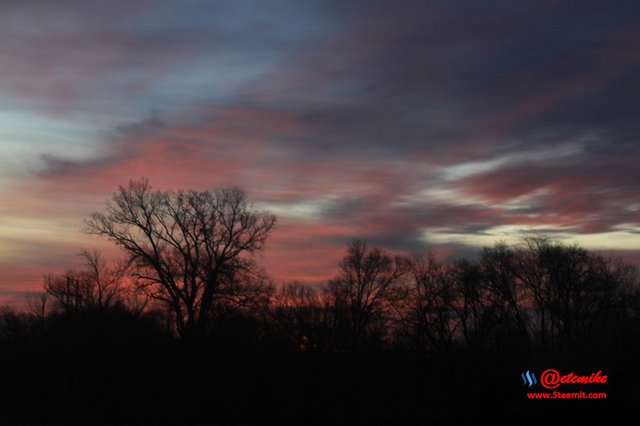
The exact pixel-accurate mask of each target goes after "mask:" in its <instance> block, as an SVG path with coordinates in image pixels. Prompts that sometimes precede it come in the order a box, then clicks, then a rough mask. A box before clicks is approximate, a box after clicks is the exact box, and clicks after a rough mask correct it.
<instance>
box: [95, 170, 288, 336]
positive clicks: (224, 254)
mask: <svg viewBox="0 0 640 426" xmlns="http://www.w3.org/2000/svg"><path fill="white" fill-rule="evenodd" d="M275 222H276V218H275V216H274V215H273V214H271V213H269V212H266V211H264V212H263V211H258V210H256V209H255V207H254V206H253V205H252V204H251V203H249V202H248V201H247V199H246V195H245V193H244V192H243V191H242V190H240V189H237V188H231V189H222V190H216V191H202V192H198V191H193V190H189V191H185V190H180V191H177V192H173V191H153V190H152V188H151V186H150V185H149V182H148V181H147V180H146V179H142V180H139V181H131V182H130V183H129V185H128V186H127V187H123V186H120V187H119V188H118V191H117V192H116V193H115V194H114V195H113V197H112V198H111V200H109V201H107V206H106V212H105V213H100V212H96V213H93V214H92V215H91V216H90V217H89V219H88V220H87V221H86V230H87V232H89V233H91V234H95V235H100V236H104V237H107V238H108V239H110V240H111V241H113V242H114V243H116V244H117V245H118V246H120V247H122V248H123V249H124V250H125V252H126V253H127V256H128V260H129V261H130V263H131V264H132V266H133V267H134V275H135V276H136V278H137V281H136V284H137V286H138V288H139V289H140V290H142V291H143V292H144V293H145V294H147V295H149V296H150V297H152V298H154V299H156V300H158V301H160V302H162V303H163V304H164V305H165V306H166V307H167V308H168V309H169V311H170V312H171V314H172V315H173V318H174V322H175V326H176V329H177V331H178V333H179V334H180V335H181V336H182V337H183V338H185V339H196V340H197V339H199V338H200V337H201V336H203V335H204V333H205V331H206V326H207V322H208V320H209V318H210V316H211V314H212V311H213V307H214V305H215V303H216V302H218V298H219V297H220V296H221V294H223V293H225V294H228V293H229V292H228V291H224V292H223V291H222V290H223V289H227V290H228V289H229V288H232V287H233V286H234V285H235V284H237V283H238V281H239V280H240V279H241V278H246V276H247V275H248V274H251V273H253V272H254V271H255V270H256V265H255V262H253V259H252V255H254V254H255V253H257V252H259V251H260V250H262V249H263V248H264V245H265V242H266V239H267V236H268V235H269V232H270V231H271V229H272V228H273V226H274V224H275Z"/></svg>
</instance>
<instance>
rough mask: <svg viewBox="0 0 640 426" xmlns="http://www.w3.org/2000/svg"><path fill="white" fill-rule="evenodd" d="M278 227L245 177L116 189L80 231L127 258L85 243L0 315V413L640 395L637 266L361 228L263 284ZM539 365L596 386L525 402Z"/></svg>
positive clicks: (542, 406) (625, 404) (389, 405)
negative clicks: (411, 252)
mask: <svg viewBox="0 0 640 426" xmlns="http://www.w3.org/2000/svg"><path fill="white" fill-rule="evenodd" d="M274 223H275V218H274V217H272V216H271V215H269V214H268V213H263V212H258V211H256V210H255V209H254V208H253V206H251V205H250V204H248V203H247V202H246V200H245V198H244V194H243V193H242V192H241V191H239V190H225V191H219V192H216V193H196V192H178V193H169V192H152V191H151V190H150V187H149V186H148V184H147V183H146V182H144V181H142V182H133V183H131V184H130V185H129V187H126V188H120V191H119V192H118V193H116V194H115V195H114V198H113V200H112V203H111V204H109V205H108V208H107V213H105V214H100V213H96V214H94V215H93V216H92V217H91V218H90V219H89V221H88V230H89V231H90V232H93V233H96V234H101V235H106V236H107V237H109V238H111V239H112V240H114V241H115V242H116V243H117V244H119V245H120V246H122V247H123V248H124V252H126V253H127V254H128V256H127V257H126V258H125V259H124V260H123V261H121V262H115V263H110V262H107V261H106V260H105V259H103V258H102V256H101V255H100V253H98V252H95V251H84V252H83V253H82V255H83V257H84V260H85V267H84V268H82V269H80V270H76V271H67V272H65V273H63V274H59V275H49V276H47V277H45V280H44V291H43V292H42V293H34V294H32V295H30V296H29V298H28V307H29V308H28V309H27V310H25V311H16V310H12V309H9V308H6V307H5V308H2V309H0V363H1V364H0V365H1V366H2V367H1V368H0V383H1V384H2V388H3V393H4V395H3V397H2V399H1V400H0V420H2V421H5V422H16V423H33V424H37V423H46V424H53V423H55V424H71V423H77V424H259V425H260V424H305V425H306V424H308V425H314V424H316V425H333V424H407V425H409V424H411V425H413V424H420V425H422V424H470V423H476V422H478V421H490V420H495V421H509V422H511V423H515V424H521V423H525V422H527V421H531V422H539V421H542V420H544V421H546V420H545V419H547V420H548V415H549V414H548V412H560V414H562V412H564V414H566V415H568V416H572V417H574V416H583V417H584V418H588V419H591V420H594V419H597V418H602V419H608V418H610V416H611V415H612V414H611V413H620V412H621V410H625V409H630V408H631V407H634V406H635V405H637V403H638V401H640V392H639V391H638V390H637V386H636V383H637V382H638V379H640V369H639V367H638V362H637V361H638V359H640V344H639V342H640V340H639V339H640V281H639V275H638V271H637V269H636V268H635V267H633V266H632V265H629V264H627V263H625V262H622V261H619V260H615V259H610V258H607V257H605V256H603V255H601V254H598V253H592V252H589V251H587V250H585V249H583V248H580V247H578V246H568V245H564V244H561V243H557V242H554V241H551V240H548V239H545V238H540V237H529V238H525V239H523V241H522V242H521V243H519V244H517V245H506V244H497V245H495V246H494V247H490V248H484V249H483V250H482V251H481V252H480V253H479V255H478V256H477V257H476V258H474V259H462V260H458V261H452V262H443V261H440V260H438V259H436V258H434V257H431V256H429V255H428V254H425V255H416V256H414V257H412V258H406V257H399V256H392V255H390V254H388V253H386V252H385V251H384V250H382V249H379V248H375V247H369V246H367V245H366V244H365V242H363V241H360V240H354V241H352V242H351V243H350V244H349V245H348V246H347V250H346V253H345V255H344V257H343V258H342V260H341V261H340V262H339V264H338V265H337V270H336V275H335V278H334V279H332V280H330V281H329V282H327V283H325V284H323V285H316V286H309V285H304V284H299V283H289V284H286V285H274V284H272V283H271V282H270V281H269V280H268V278H266V275H265V274H264V271H261V270H260V269H259V268H258V267H257V265H256V264H255V263H254V262H253V261H252V260H251V259H252V257H251V255H252V254H253V253H254V252H257V251H259V250H260V249H261V248H262V246H263V244H264V242H265V239H266V237H267V234H268V232H269V230H270V229H271V227H272V226H273V224H274ZM136 226H137V227H138V230H137V231H136V230H135V228H136ZM546 368H554V369H557V370H562V371H575V372H577V373H584V374H586V373H591V372H595V371H598V370H602V371H603V372H604V373H605V374H607V375H608V376H609V378H610V379H609V381H608V383H607V384H606V386H604V387H602V388H599V389H597V390H598V391H606V392H607V393H608V399H607V400H606V401H529V400H527V399H526V392H527V388H526V387H525V386H524V385H523V382H522V379H521V377H520V375H521V373H522V372H523V371H526V370H534V371H541V370H543V369H546ZM594 391H595V389H594Z"/></svg>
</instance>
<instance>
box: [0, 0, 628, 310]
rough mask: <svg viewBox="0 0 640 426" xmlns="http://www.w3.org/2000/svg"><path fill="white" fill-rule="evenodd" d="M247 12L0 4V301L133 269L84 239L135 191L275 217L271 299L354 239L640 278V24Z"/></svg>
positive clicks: (518, 13)
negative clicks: (536, 248) (633, 272)
mask: <svg viewBox="0 0 640 426" xmlns="http://www.w3.org/2000/svg"><path fill="white" fill-rule="evenodd" d="M242 4H243V5H244V6H241V5H238V4H237V3H236V2H233V1H222V2H200V1H185V2H169V1H160V2H145V1H142V2H129V1H109V2H93V1H87V2H8V3H7V4H3V7H2V8H3V10H2V13H0V54H1V55H2V61H0V303H10V304H15V303H22V299H23V298H24V294H25V293H27V292H30V291H36V290H41V288H42V277H43V275H44V274H46V273H60V272H63V271H64V270H66V269H69V268H74V267H76V266H77V265H79V264H80V259H79V258H78V256H77V253H78V252H79V251H80V250H81V249H83V248H87V247H97V248H100V249H102V250H104V251H105V253H106V254H107V255H108V256H109V257H117V256H118V252H117V250H116V249H114V248H113V247H112V246H111V245H110V244H109V243H108V242H106V241H103V240H100V239H98V238H96V237H92V236H88V235H85V234H84V233H83V232H82V227H83V221H84V219H85V218H86V217H87V216H88V215H89V214H90V213H91V212H93V211H96V210H102V209H103V208H104V202H105V200H106V199H107V198H109V197H110V196H111V194H112V193H113V192H114V191H115V190H116V188H117V186H118V185H124V184H127V182H128V181H129V180H131V179H139V178H141V177H147V178H149V181H150V182H151V185H152V186H153V187H154V188H156V189H162V190H165V189H179V188H193V189H197V190H203V189H210V188H221V187H227V186H238V187H241V188H243V189H244V190H245V191H246V192H247V194H248V197H249V199H250V200H251V201H252V202H254V203H255V205H256V206H257V207H258V208H261V209H269V210H271V211H272V212H273V213H275V214H276V215H277V216H278V224H277V226H276V227H275V228H274V230H273V232H272V234H271V237H270V239H269V242H268V249H267V250H266V251H265V253H264V255H263V256H262V257H261V258H260V262H261V263H262V264H263V265H264V266H265V268H266V270H267V272H268V273H269V274H270V276H271V277H272V278H273V280H274V281H275V282H276V283H281V282H290V281H294V280H300V281H303V282H308V283H315V282H321V281H323V280H326V279H328V278H330V277H332V276H333V275H334V274H335V273H336V264H337V262H338V261H339V259H340V258H341V256H342V255H343V252H344V247H345V244H346V243H348V242H349V241H350V240H351V239H352V238H354V237H358V238H363V239H365V240H367V241H368V242H369V243H370V244H371V245H375V246H380V247H383V248H385V249H387V250H389V251H392V252H397V253H404V254H411V253H414V252H416V251H429V250H431V251H434V252H436V253H439V254H444V255H446V256H449V257H456V256H458V255H460V256H462V255H465V256H466V255H469V254H473V253H476V252H477V250H478V248H480V247H482V246H487V245H489V246H490V245H493V244H494V243H495V242H497V241H501V240H503V241H507V242H516V241H517V240H518V239H520V238H521V237H522V236H523V235H525V234H526V233H533V234H542V235H548V236H549V237H551V238H554V239H558V240H560V241H562V242H567V243H577V244H580V245H582V246H584V247H585V248H588V249H593V250H603V251H606V252H610V253H611V254H614V255H616V256H622V257H626V258H628V259H632V260H634V261H637V260H638V259H640V197H639V195H640V185H639V182H640V167H639V165H638V162H639V160H640V141H639V140H638V138H639V135H640V129H639V124H638V123H639V121H638V116H639V114H640V98H639V97H638V95H637V89H635V88H636V87H637V86H638V76H639V75H640V61H638V56H639V53H638V52H640V46H639V44H640V34H639V33H640V25H638V24H639V22H638V18H639V17H640V9H639V8H638V4H637V2H615V4H611V3H610V2H571V1H559V2H547V1H538V2H527V4H526V6H525V5H524V3H520V2H507V1H502V2H500V1H499V2H491V3H490V4H485V3H484V2H482V3H481V2H471V1H470V2H447V1H441V2H440V1H436V2H407V3H406V4H404V3H403V6H402V7H400V6H399V3H398V2H393V1H382V2H359V1H355V2H320V1H318V2H316V1H311V2H306V1H305V2H293V1H291V2H280V1H260V2H253V3H251V4H252V6H251V7H249V6H248V5H245V4H244V3H242ZM617 5H620V7H618V6H617ZM623 6H624V7H623Z"/></svg>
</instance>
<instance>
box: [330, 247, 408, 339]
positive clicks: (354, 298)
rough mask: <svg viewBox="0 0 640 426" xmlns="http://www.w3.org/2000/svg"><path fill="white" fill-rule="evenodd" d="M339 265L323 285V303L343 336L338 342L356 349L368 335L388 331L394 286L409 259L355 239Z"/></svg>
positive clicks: (406, 271)
mask: <svg viewBox="0 0 640 426" xmlns="http://www.w3.org/2000/svg"><path fill="white" fill-rule="evenodd" d="M338 266H339V269H340V272H339V274H338V277H337V278H335V279H334V280H332V281H330V282H329V284H328V285H327V286H326V288H325V292H324V297H325V303H328V304H329V305H330V306H331V308H332V311H333V314H334V329H335V331H336V334H337V336H338V337H339V338H340V339H342V340H343V342H342V343H340V346H347V347H348V348H349V349H351V350H353V351H358V350H359V347H360V346H361V344H362V341H363V339H364V338H365V337H366V336H367V335H376V334H377V335H382V334H384V333H386V332H387V330H388V327H387V326H388V320H389V318H390V316H391V314H392V312H393V309H392V306H391V299H392V298H393V296H394V294H395V286H396V285H397V284H398V282H399V280H400V278H401V277H403V276H404V275H406V274H407V273H408V272H409V271H410V269H411V262H410V261H409V260H408V259H406V258H404V257H400V256H397V257H395V258H394V257H391V256H390V255H388V254H386V253H384V252H383V251H382V250H380V249H379V248H373V249H369V248H367V245H366V243H365V242H364V241H361V240H357V239H356V240H353V241H352V243H351V244H350V245H349V246H348V248H347V254H346V256H345V257H344V258H343V259H342V261H341V262H340V263H339V265H338Z"/></svg>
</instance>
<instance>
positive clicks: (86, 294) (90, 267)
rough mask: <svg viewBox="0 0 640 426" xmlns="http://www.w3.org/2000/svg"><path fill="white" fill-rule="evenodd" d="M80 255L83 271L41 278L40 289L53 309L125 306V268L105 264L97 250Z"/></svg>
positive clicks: (102, 309)
mask: <svg viewBox="0 0 640 426" xmlns="http://www.w3.org/2000/svg"><path fill="white" fill-rule="evenodd" d="M80 255H81V256H82V257H83V258H84V260H85V268H84V269H82V270H79V271H73V270H70V271H67V272H65V273H64V274H62V275H52V274H49V275H47V276H45V280H44V289H45V291H46V292H47V293H48V294H49V295H51V296H52V297H53V299H54V300H55V303H56V305H57V308H59V309H61V310H62V311H64V312H78V311H90V310H97V311H105V310H108V309H110V308H112V307H113V306H115V305H116V304H119V303H120V304H122V303H125V299H126V298H125V293H126V292H127V289H125V288H124V285H123V279H124V277H125V274H126V272H127V265H126V264H125V263H124V262H115V263H113V264H109V263H108V262H106V261H105V260H104V259H103V258H102V254H101V253H100V252H99V251H97V250H82V252H81V253H80ZM45 301H46V299H44V300H42V303H43V304H44V302H45ZM42 309H44V306H43V307H42Z"/></svg>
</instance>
